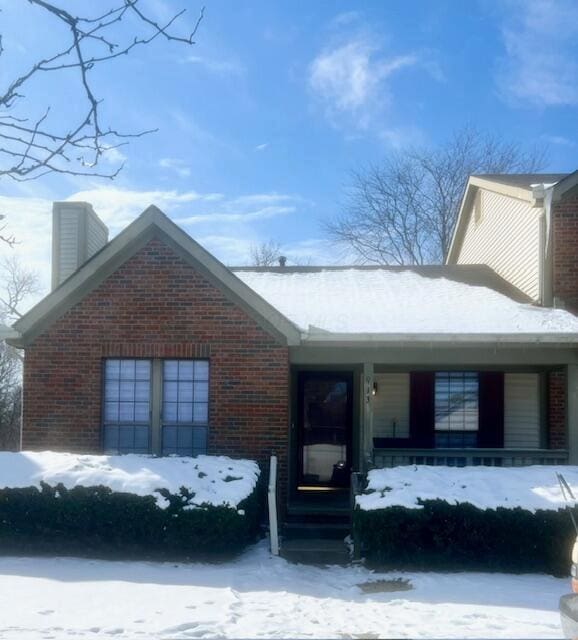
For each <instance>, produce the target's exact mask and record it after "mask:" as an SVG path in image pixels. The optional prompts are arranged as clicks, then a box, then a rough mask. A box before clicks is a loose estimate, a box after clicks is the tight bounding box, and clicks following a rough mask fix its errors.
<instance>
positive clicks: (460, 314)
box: [235, 267, 578, 339]
mask: <svg viewBox="0 0 578 640" xmlns="http://www.w3.org/2000/svg"><path fill="white" fill-rule="evenodd" d="M425 273H427V267H426V268H425V269H423V268H422V269H421V271H418V270H416V269H412V268H410V267H408V268H407V269H405V270H399V269H388V268H384V269H367V270H360V269H352V268H343V269H322V270H319V271H312V272H291V271H288V272H287V273H279V272H275V273H274V272H267V271H235V275H236V276H237V277H239V278H240V279H241V280H243V282H245V284H247V285H248V286H249V287H251V288H252V289H253V290H254V291H256V292H257V293H258V294H259V295H260V296H261V297H263V298H265V300H267V302H269V303H270V304H272V305H273V306H274V307H275V308H276V309H278V310H279V311H281V313H283V314H284V315H285V316H286V317H287V318H289V319H290V320H291V321H292V322H293V323H294V324H296V325H297V326H298V327H299V328H300V329H301V330H302V331H307V332H309V334H310V337H316V334H317V335H318V334H319V333H320V332H330V333H344V334H352V333H355V334H359V333H368V334H395V335H406V334H441V335H444V334H445V335H448V334H450V335H453V334H510V335H517V336H518V339H520V338H521V337H522V336H520V335H518V334H524V333H528V334H535V333H539V334H543V335H544V337H547V336H548V335H549V334H558V333H559V334H567V335H573V336H574V337H576V335H578V318H576V316H574V315H572V314H571V313H569V312H567V311H563V310H561V309H548V308H545V307H536V306H533V305H531V304H522V303H519V302H516V301H514V300H512V299H511V298H509V297H508V296H506V295H503V294H502V293H498V292H497V291H495V290H494V289H491V288H490V287H484V286H475V285H472V284H467V283H465V282H463V281H459V279H458V278H456V279H452V278H451V277H439V276H437V277H431V276H427V275H425ZM447 273H448V275H449V274H450V273H457V271H455V269H454V271H452V272H450V271H449V270H448V271H447ZM472 310H476V312H475V313H472Z"/></svg>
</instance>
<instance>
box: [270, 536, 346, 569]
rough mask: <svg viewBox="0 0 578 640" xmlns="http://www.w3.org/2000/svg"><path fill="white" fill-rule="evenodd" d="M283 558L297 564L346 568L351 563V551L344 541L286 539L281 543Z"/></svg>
mask: <svg viewBox="0 0 578 640" xmlns="http://www.w3.org/2000/svg"><path fill="white" fill-rule="evenodd" d="M281 556H282V557H283V558H285V559H286V560H288V561H289V562H294V563H296V564H313V565H327V564H334V565H340V566H345V565H348V564H349V563H350V560H351V559H350V556H349V549H348V547H347V546H346V545H345V543H344V542H343V540H327V539H325V538H307V539H291V540H288V539H285V538H283V540H282V541H281Z"/></svg>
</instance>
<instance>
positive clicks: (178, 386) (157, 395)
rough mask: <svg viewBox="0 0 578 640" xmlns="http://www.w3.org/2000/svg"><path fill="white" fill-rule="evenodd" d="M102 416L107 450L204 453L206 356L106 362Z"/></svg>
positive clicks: (207, 383) (104, 446) (207, 420)
mask: <svg viewBox="0 0 578 640" xmlns="http://www.w3.org/2000/svg"><path fill="white" fill-rule="evenodd" d="M102 415H103V448H104V451H105V452H106V453H157V454H163V455H170V454H177V455H189V456H191V455H197V454H200V453H205V452H206V449H207V429H208V422H209V362H208V360H129V359H126V360H125V359H109V360H105V362H104V394H103V411H102Z"/></svg>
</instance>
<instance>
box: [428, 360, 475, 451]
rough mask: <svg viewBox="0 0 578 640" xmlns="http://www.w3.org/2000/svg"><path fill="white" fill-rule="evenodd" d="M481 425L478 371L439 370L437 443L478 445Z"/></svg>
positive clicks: (436, 391)
mask: <svg viewBox="0 0 578 640" xmlns="http://www.w3.org/2000/svg"><path fill="white" fill-rule="evenodd" d="M478 428H479V381H478V374H477V373H475V372H469V371H438V372H436V374H435V445H436V447H440V448H444V447H448V448H453V447H476V446H477V444H478Z"/></svg>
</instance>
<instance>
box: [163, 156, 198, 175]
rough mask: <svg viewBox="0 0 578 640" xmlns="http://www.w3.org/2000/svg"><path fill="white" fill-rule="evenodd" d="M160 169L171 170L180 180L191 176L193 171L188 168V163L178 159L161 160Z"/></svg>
mask: <svg viewBox="0 0 578 640" xmlns="http://www.w3.org/2000/svg"><path fill="white" fill-rule="evenodd" d="M159 167H161V168H162V169H170V170H171V171H173V172H174V173H176V174H177V175H178V176H179V178H188V177H189V176H190V175H191V170H190V168H189V167H188V166H187V163H186V162H185V161H184V160H179V159H178V158H161V159H160V160H159Z"/></svg>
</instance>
